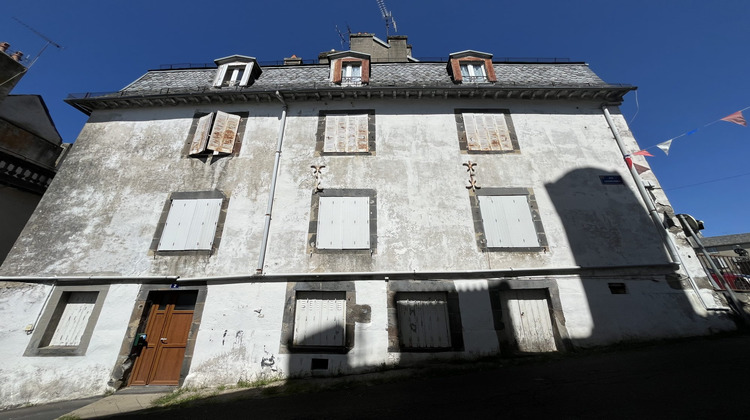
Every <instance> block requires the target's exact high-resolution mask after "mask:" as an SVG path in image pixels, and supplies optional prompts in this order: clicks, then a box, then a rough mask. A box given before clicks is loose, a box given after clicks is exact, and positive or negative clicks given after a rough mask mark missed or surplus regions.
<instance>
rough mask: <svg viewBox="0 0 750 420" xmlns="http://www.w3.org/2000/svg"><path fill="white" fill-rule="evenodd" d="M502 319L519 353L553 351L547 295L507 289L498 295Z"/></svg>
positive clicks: (536, 291) (531, 290)
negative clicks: (507, 326)
mask: <svg viewBox="0 0 750 420" xmlns="http://www.w3.org/2000/svg"><path fill="white" fill-rule="evenodd" d="M500 302H501V303H500V305H501V307H502V308H503V319H507V320H508V321H509V322H506V325H510V326H511V328H510V331H508V333H509V334H510V335H512V337H510V338H512V340H513V342H514V343H515V345H516V348H517V350H518V351H519V352H522V353H541V352H551V351H556V350H557V345H556V344H555V332H554V327H553V326H552V317H551V316H550V310H549V302H548V300H547V294H546V292H545V290H543V289H525V290H508V291H504V292H501V293H500Z"/></svg>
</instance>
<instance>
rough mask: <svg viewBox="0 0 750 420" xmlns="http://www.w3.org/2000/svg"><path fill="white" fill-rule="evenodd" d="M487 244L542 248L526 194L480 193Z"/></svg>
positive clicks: (500, 246)
mask: <svg viewBox="0 0 750 420" xmlns="http://www.w3.org/2000/svg"><path fill="white" fill-rule="evenodd" d="M478 198H479V209H480V211H481V213H482V224H483V227H484V236H485V239H486V240H487V247H489V248H494V247H499V248H519V247H538V246H539V239H538V238H537V234H536V228H535V227H534V221H533V219H532V218H531V210H530V209H529V203H528V198H527V197H526V196H525V195H507V196H479V197H478Z"/></svg>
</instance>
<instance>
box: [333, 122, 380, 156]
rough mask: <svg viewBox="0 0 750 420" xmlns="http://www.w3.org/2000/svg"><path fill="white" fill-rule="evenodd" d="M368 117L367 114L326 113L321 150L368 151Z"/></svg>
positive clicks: (341, 151)
mask: <svg viewBox="0 0 750 420" xmlns="http://www.w3.org/2000/svg"><path fill="white" fill-rule="evenodd" d="M368 130H369V117H368V115H367V114H355V115H349V114H345V115H334V114H328V115H326V128H325V134H324V139H323V152H324V153H331V152H339V153H357V152H368V151H369V150H370V145H369V132H368Z"/></svg>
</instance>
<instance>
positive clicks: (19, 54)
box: [10, 51, 23, 63]
mask: <svg viewBox="0 0 750 420" xmlns="http://www.w3.org/2000/svg"><path fill="white" fill-rule="evenodd" d="M21 57H23V53H22V52H21V51H16V52H14V53H13V55H11V56H10V58H12V59H14V60H16V61H18V62H19V63H20V62H21Z"/></svg>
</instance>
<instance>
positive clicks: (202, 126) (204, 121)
mask: <svg viewBox="0 0 750 420" xmlns="http://www.w3.org/2000/svg"><path fill="white" fill-rule="evenodd" d="M213 118H214V114H213V113H211V114H208V115H204V116H202V117H200V118H198V125H196V127H195V134H193V140H192V143H191V144H190V155H191V156H192V155H197V154H201V153H203V152H205V151H206V144H207V143H208V132H209V130H210V129H211V121H213Z"/></svg>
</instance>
